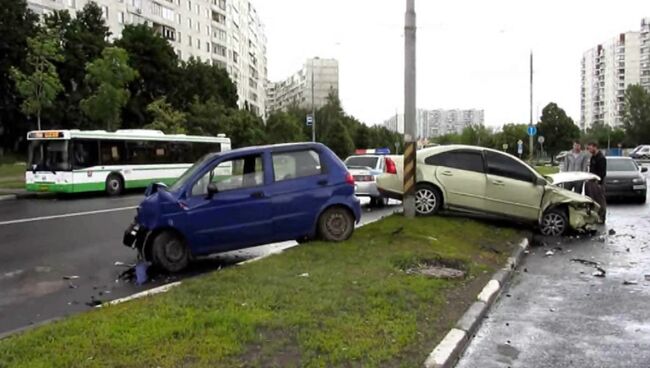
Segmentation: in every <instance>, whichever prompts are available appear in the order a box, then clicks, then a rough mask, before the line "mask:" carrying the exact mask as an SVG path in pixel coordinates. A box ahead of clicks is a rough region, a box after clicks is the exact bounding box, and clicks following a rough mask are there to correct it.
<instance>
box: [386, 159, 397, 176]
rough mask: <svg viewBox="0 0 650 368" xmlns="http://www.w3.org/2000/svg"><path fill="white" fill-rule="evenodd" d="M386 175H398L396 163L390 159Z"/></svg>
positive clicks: (387, 163) (387, 160)
mask: <svg viewBox="0 0 650 368" xmlns="http://www.w3.org/2000/svg"><path fill="white" fill-rule="evenodd" d="M386 173H388V174H397V166H396V165H395V161H393V160H392V159H390V158H388V157H386Z"/></svg>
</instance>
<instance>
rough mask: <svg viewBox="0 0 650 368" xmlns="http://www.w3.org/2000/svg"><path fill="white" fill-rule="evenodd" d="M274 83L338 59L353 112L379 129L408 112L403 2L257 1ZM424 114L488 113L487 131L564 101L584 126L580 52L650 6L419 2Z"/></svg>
mask: <svg viewBox="0 0 650 368" xmlns="http://www.w3.org/2000/svg"><path fill="white" fill-rule="evenodd" d="M252 1H253V3H254V5H255V7H256V8H257V9H258V12H259V14H260V17H261V18H262V20H263V22H264V23H265V25H266V35H267V38H268V55H267V56H268V71H269V79H270V80H271V81H278V80H282V79H284V78H286V77H287V76H289V75H290V74H292V73H293V72H295V71H297V70H298V69H299V68H300V66H301V65H302V64H303V62H304V61H305V60H306V59H307V58H309V57H312V56H320V57H334V58H336V59H338V60H339V67H340V91H339V93H340V97H341V101H342V103H343V106H344V108H345V110H346V111H347V112H348V113H350V114H352V115H354V116H356V117H357V118H359V119H361V120H362V121H364V122H366V123H367V124H378V123H381V122H383V121H384V120H386V119H387V118H389V117H390V116H392V115H394V114H395V111H396V110H399V111H400V113H401V112H402V111H403V105H404V103H403V99H404V98H403V90H404V82H403V80H404V79H403V74H404V72H403V65H404V56H403V55H404V38H403V33H404V31H403V28H404V11H405V6H406V5H405V4H406V1H405V0H272V1H270V0H252ZM416 13H417V22H418V30H417V105H418V107H420V108H426V109H434V108H444V109H450V108H481V109H484V110H485V122H486V124H487V125H492V126H500V125H503V124H504V123H510V122H518V123H527V122H528V120H529V118H528V116H529V103H528V100H529V96H528V85H529V83H528V58H529V53H530V50H531V49H532V50H533V52H534V56H535V88H534V95H535V97H534V104H533V109H534V113H535V114H536V116H537V113H538V112H539V113H540V114H541V110H542V108H543V107H544V106H545V105H546V104H547V103H548V102H551V101H553V102H556V103H558V104H559V105H560V107H562V108H564V109H565V110H566V111H567V113H568V114H569V115H570V116H571V117H573V118H574V120H576V121H578V120H579V119H580V60H581V57H582V53H583V52H584V51H585V50H587V49H589V48H591V47H594V46H595V45H597V44H598V43H601V42H604V41H606V40H609V39H611V38H613V37H615V36H616V35H617V34H618V33H621V32H625V31H639V29H640V24H641V19H642V18H643V17H644V16H646V17H650V3H649V2H648V1H647V0H643V1H641V0H619V1H614V0H608V1H603V0H590V1H586V0H584V1H583V0H579V1H576V0H561V1H560V0H543V1H542V0H536V1H530V0H526V1H521V0H492V1H485V0H454V1H433V0H416Z"/></svg>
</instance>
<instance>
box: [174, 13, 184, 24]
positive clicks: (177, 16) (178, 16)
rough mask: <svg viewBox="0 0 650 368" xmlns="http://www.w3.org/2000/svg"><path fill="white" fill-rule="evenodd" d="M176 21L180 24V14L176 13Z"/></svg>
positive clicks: (181, 22)
mask: <svg viewBox="0 0 650 368" xmlns="http://www.w3.org/2000/svg"><path fill="white" fill-rule="evenodd" d="M176 23H178V24H179V25H180V24H183V20H182V19H181V15H180V14H176Z"/></svg>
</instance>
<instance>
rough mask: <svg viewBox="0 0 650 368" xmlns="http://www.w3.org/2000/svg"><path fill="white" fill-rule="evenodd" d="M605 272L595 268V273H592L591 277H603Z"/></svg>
mask: <svg viewBox="0 0 650 368" xmlns="http://www.w3.org/2000/svg"><path fill="white" fill-rule="evenodd" d="M606 273H607V272H606V271H605V270H604V269H602V268H601V267H600V266H596V272H594V273H593V274H592V275H593V276H595V277H605V274H606Z"/></svg>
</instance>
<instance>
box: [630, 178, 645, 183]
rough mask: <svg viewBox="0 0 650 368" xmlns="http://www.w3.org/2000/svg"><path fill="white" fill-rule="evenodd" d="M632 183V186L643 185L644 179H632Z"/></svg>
mask: <svg viewBox="0 0 650 368" xmlns="http://www.w3.org/2000/svg"><path fill="white" fill-rule="evenodd" d="M632 183H634V184H645V178H634V179H632Z"/></svg>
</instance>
